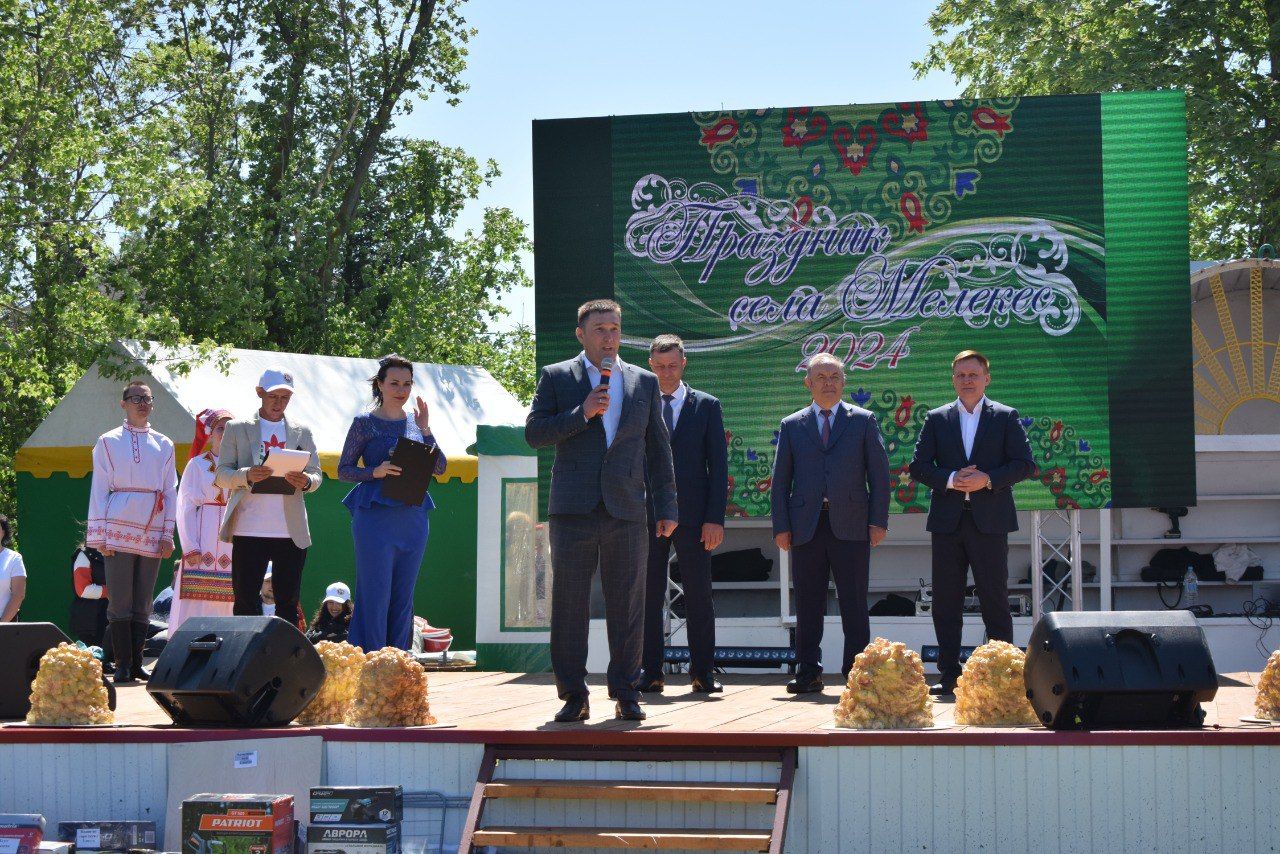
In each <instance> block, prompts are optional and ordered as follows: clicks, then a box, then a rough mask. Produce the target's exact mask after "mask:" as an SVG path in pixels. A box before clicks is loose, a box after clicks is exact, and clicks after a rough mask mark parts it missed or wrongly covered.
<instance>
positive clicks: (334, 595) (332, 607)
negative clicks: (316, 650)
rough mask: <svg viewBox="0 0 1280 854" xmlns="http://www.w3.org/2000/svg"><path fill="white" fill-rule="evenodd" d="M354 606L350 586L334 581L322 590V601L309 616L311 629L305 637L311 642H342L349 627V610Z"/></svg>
mask: <svg viewBox="0 0 1280 854" xmlns="http://www.w3.org/2000/svg"><path fill="white" fill-rule="evenodd" d="M354 607H355V606H353V605H352V604H351V588H350V587H348V586H347V585H345V584H343V583H342V582H341V581H335V582H334V583H333V584H330V585H329V586H328V587H327V588H326V589H325V591H324V601H323V602H321V603H320V608H319V610H317V611H316V615H315V616H314V617H312V618H311V630H310V631H308V632H307V639H308V640H310V641H311V642H312V643H319V642H320V641H333V642H334V643H342V642H343V641H345V640H346V639H347V632H348V631H350V629H351V612H352V610H353V609H354Z"/></svg>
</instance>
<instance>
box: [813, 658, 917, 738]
mask: <svg viewBox="0 0 1280 854" xmlns="http://www.w3.org/2000/svg"><path fill="white" fill-rule="evenodd" d="M932 725H933V713H932V701H931V700H930V699H929V686H928V685H927V684H925V681H924V664H923V662H921V661H920V656H919V654H917V653H916V652H915V651H914V650H910V649H907V646H906V644H903V643H890V642H889V641H887V640H885V639H884V638H876V639H875V640H874V641H872V642H871V643H869V644H867V648H866V649H864V650H863V651H862V652H860V653H858V656H857V658H855V659H854V660H853V669H852V670H850V671H849V682H848V684H847V685H846V686H845V689H844V693H843V694H842V695H841V696H840V705H838V706H836V726H842V727H850V728H852V729H920V728H924V727H929V726H932Z"/></svg>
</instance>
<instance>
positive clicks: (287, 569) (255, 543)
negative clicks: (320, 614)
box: [231, 537, 307, 623]
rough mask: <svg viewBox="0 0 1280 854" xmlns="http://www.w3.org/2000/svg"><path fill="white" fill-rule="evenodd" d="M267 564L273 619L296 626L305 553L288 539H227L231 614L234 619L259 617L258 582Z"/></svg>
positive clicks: (259, 584)
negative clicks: (274, 617) (232, 597)
mask: <svg viewBox="0 0 1280 854" xmlns="http://www.w3.org/2000/svg"><path fill="white" fill-rule="evenodd" d="M267 561H270V562H271V590H272V592H273V593H274V594H275V597H276V616H277V617H280V618H282V619H283V620H285V621H286V622H289V623H296V622H297V621H298V617H297V615H298V594H299V592H300V590H301V588H302V565H303V564H304V563H306V562H307V550H306V549H300V548H298V545H297V544H296V543H295V542H294V541H293V539H292V538H290V537H232V538H231V590H232V592H233V593H235V597H236V601H235V605H234V606H232V611H231V612H232V613H233V614H235V615H236V616H244V617H261V616H262V579H263V576H265V575H266V574H267Z"/></svg>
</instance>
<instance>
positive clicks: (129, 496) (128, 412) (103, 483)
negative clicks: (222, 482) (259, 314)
mask: <svg viewBox="0 0 1280 854" xmlns="http://www.w3.org/2000/svg"><path fill="white" fill-rule="evenodd" d="M152 404H153V398H152V396H151V389H150V388H149V387H148V386H147V385H146V383H143V382H141V381H137V380H135V381H134V382H131V383H129V385H128V386H126V387H125V390H124V395H123V399H122V400H121V401H120V408H121V409H123V410H124V414H125V422H124V424H122V425H121V426H119V427H117V428H116V429H114V430H110V431H108V432H106V433H103V434H102V435H101V436H99V437H98V441H97V443H96V444H95V445H94V446H93V483H92V486H91V487H90V488H89V518H88V526H87V530H86V535H85V542H86V544H87V545H90V546H92V547H93V548H95V549H97V550H98V551H99V552H101V553H102V556H103V558H104V563H105V567H106V576H107V587H108V589H110V590H111V598H110V600H108V604H107V626H108V631H109V632H110V633H111V643H112V646H113V650H112V651H113V652H114V653H115V659H116V674H115V681H116V684H117V685H121V684H127V683H130V682H133V681H134V680H135V679H146V678H147V677H148V676H149V675H150V674H148V673H147V672H146V671H145V670H143V669H142V647H143V644H144V643H145V642H146V639H147V627H148V626H149V624H150V621H151V596H152V593H153V591H154V590H155V586H156V574H157V572H158V571H159V569H160V561H161V560H163V559H164V558H167V557H169V556H170V555H172V554H173V526H174V521H175V517H176V515H177V509H178V471H177V468H176V467H175V461H174V456H173V442H171V441H169V438H168V437H167V436H165V435H163V434H161V433H158V432H156V431H155V430H152V429H151V427H150V424H149V423H148V419H149V418H150V417H151V411H152Z"/></svg>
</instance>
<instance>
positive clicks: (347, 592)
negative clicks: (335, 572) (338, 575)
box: [324, 581, 351, 604]
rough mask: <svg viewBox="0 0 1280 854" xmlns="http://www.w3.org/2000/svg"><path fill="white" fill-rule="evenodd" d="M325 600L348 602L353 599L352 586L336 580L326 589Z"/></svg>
mask: <svg viewBox="0 0 1280 854" xmlns="http://www.w3.org/2000/svg"><path fill="white" fill-rule="evenodd" d="M324 601H326V602H338V603H340V604H346V603H347V602H350V601H351V588H350V587H348V586H347V585H345V584H343V583H342V582H341V581H335V582H333V583H332V584H330V585H329V586H328V587H326V588H325V589H324Z"/></svg>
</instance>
